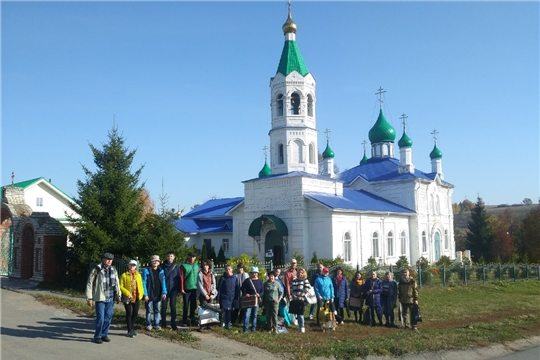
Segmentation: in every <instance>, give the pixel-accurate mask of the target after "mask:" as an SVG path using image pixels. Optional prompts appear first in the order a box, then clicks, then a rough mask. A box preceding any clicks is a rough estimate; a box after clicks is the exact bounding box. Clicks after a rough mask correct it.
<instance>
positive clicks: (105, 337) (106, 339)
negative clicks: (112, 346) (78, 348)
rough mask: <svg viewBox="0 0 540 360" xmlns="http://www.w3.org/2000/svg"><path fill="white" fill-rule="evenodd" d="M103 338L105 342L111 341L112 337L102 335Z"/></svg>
mask: <svg viewBox="0 0 540 360" xmlns="http://www.w3.org/2000/svg"><path fill="white" fill-rule="evenodd" d="M101 340H103V341H104V342H111V339H109V337H108V336H104V337H102V338H101Z"/></svg>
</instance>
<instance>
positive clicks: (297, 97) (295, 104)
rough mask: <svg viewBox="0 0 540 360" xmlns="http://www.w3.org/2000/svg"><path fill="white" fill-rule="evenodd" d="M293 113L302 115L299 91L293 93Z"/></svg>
mask: <svg viewBox="0 0 540 360" xmlns="http://www.w3.org/2000/svg"><path fill="white" fill-rule="evenodd" d="M291 115H300V95H298V94H297V93H292V95H291Z"/></svg>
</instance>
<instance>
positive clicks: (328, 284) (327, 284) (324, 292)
mask: <svg viewBox="0 0 540 360" xmlns="http://www.w3.org/2000/svg"><path fill="white" fill-rule="evenodd" d="M329 273H330V270H329V269H328V268H327V267H325V268H323V269H322V272H321V276H319V277H318V278H317V280H315V285H314V286H313V287H314V288H315V295H316V296H317V300H318V301H317V314H319V309H320V308H321V307H322V306H324V303H325V302H326V301H329V302H330V310H331V311H332V312H334V313H335V311H336V308H335V307H334V285H332V280H331V279H330V277H329V276H328V274H329ZM319 325H320V322H319V317H318V316H317V326H319Z"/></svg>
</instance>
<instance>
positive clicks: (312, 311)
mask: <svg viewBox="0 0 540 360" xmlns="http://www.w3.org/2000/svg"><path fill="white" fill-rule="evenodd" d="M316 306H317V304H311V306H310V307H309V316H311V315H313V314H314V313H315V307H316Z"/></svg>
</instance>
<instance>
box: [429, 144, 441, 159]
mask: <svg viewBox="0 0 540 360" xmlns="http://www.w3.org/2000/svg"><path fill="white" fill-rule="evenodd" d="M429 157H430V158H431V160H433V159H442V152H441V150H439V148H438V147H437V144H435V146H434V147H433V150H432V151H431V153H429Z"/></svg>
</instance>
